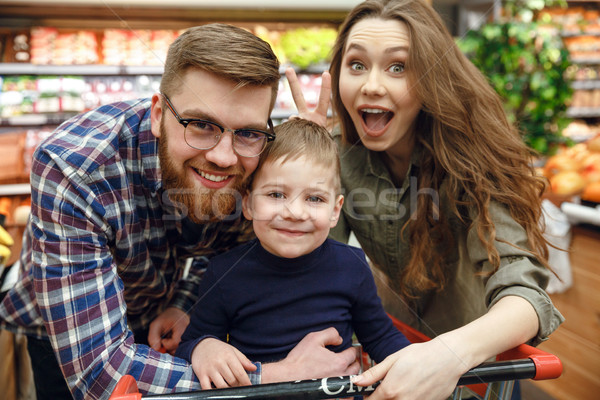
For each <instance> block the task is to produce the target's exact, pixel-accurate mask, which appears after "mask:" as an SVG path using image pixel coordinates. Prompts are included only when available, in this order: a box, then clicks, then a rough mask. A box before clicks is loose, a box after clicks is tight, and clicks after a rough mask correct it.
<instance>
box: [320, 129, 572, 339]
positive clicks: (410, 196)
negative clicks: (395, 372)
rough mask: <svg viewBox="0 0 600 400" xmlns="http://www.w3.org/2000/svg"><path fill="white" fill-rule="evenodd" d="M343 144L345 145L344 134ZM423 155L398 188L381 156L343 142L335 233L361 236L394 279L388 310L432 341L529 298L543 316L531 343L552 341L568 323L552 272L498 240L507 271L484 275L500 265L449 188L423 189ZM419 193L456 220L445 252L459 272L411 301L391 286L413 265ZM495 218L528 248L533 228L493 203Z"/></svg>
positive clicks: (384, 291)
mask: <svg viewBox="0 0 600 400" xmlns="http://www.w3.org/2000/svg"><path fill="white" fill-rule="evenodd" d="M335 139H336V141H337V142H338V144H340V137H339V135H335ZM419 154H420V151H419V149H416V151H415V152H413V156H412V160H411V166H410V167H409V170H408V172H407V175H406V178H405V179H404V182H403V185H402V187H401V188H400V189H397V188H396V187H395V186H394V184H393V183H392V179H391V176H390V174H389V172H388V170H387V168H386V166H385V165H384V163H383V162H382V160H381V158H380V157H379V153H377V152H372V151H369V150H367V149H366V148H365V147H364V146H362V145H356V146H345V145H341V144H340V161H341V165H342V187H343V191H344V196H345V201H344V205H343V208H342V215H341V216H340V221H339V222H338V225H337V226H336V227H335V228H334V229H332V231H331V234H330V236H331V237H333V238H334V239H337V240H340V241H348V237H349V234H350V232H351V231H352V232H354V234H355V236H356V238H357V239H358V242H359V243H360V245H361V247H362V248H363V250H364V251H365V253H366V254H367V256H368V257H369V259H370V261H371V262H372V263H373V264H374V265H375V266H376V267H377V268H378V269H379V270H380V271H381V272H383V274H380V273H378V271H376V270H375V271H374V273H375V275H376V276H382V275H384V276H385V278H387V282H386V280H385V279H384V280H383V281H381V280H378V282H377V283H378V288H379V291H380V296H381V297H382V300H383V302H384V306H385V307H386V310H388V312H389V313H390V314H391V315H393V316H395V317H397V318H398V319H400V320H401V321H403V322H405V323H407V324H409V325H411V326H413V327H414V328H416V329H418V330H419V331H421V332H423V333H425V334H426V335H428V336H429V337H435V336H437V335H439V334H441V333H444V332H447V331H450V330H453V329H455V328H458V327H461V326H463V325H465V324H467V323H469V322H470V321H473V320H474V319H476V318H478V317H480V316H481V315H483V314H484V313H485V312H486V311H487V310H488V309H489V308H490V307H491V306H493V305H494V304H495V303H496V302H497V301H498V300H500V299H501V298H502V297H504V296H510V295H514V296H519V297H522V298H524V299H526V300H527V301H529V302H530V303H531V305H532V306H533V307H534V309H535V311H536V312H537V315H538V318H539V326H540V329H539V332H538V335H537V337H536V338H534V339H532V340H531V341H530V344H533V345H536V344H538V343H539V342H541V341H543V340H546V339H547V337H548V335H549V334H550V333H551V332H553V331H554V330H555V329H556V328H557V327H558V326H559V325H560V324H561V323H562V322H563V321H564V318H563V317H562V315H561V314H560V313H559V312H558V310H557V309H556V308H555V307H554V306H553V304H552V302H551V300H550V298H549V297H548V295H547V294H546V292H545V290H544V288H545V287H546V285H547V284H548V279H549V274H550V272H549V271H548V270H547V269H545V268H544V267H543V266H542V265H541V264H540V263H539V262H538V261H537V260H536V259H535V258H532V257H531V255H530V254H528V253H527V252H526V251H523V250H519V249H518V248H516V247H514V246H511V245H508V244H505V243H501V242H498V241H497V242H496V248H497V249H498V252H499V254H500V257H501V265H500V268H499V269H498V270H497V271H496V272H495V273H494V274H493V275H491V276H489V274H488V276H482V274H478V273H480V272H486V271H492V270H493V268H492V266H491V264H490V263H489V261H488V256H487V252H486V249H485V247H484V246H483V244H482V243H481V241H480V240H479V238H478V236H477V232H476V229H475V228H473V229H470V227H469V226H468V223H469V221H470V220H471V218H472V217H473V215H467V216H465V217H466V218H465V221H466V222H463V221H461V220H460V219H459V218H458V217H456V216H455V215H453V213H451V212H450V211H449V210H448V207H447V205H446V204H447V202H445V201H444V197H443V193H444V192H445V191H444V190H440V191H439V193H437V192H435V191H434V190H421V191H418V189H417V184H416V179H417V178H416V176H417V170H418V168H419ZM442 189H443V184H442ZM417 196H433V199H434V202H437V203H438V204H439V205H440V210H441V212H442V213H443V214H442V215H446V216H448V218H449V222H450V228H451V230H452V236H453V242H454V243H453V245H452V246H451V248H449V249H448V248H446V249H444V251H445V252H447V253H448V256H447V258H446V263H447V267H448V269H449V270H450V271H451V272H450V276H449V279H448V281H447V284H446V286H445V287H444V289H443V290H442V291H440V292H435V291H432V292H428V293H425V294H423V295H421V296H420V297H419V298H417V299H416V300H414V301H412V302H411V303H407V302H405V301H403V300H402V299H401V298H400V296H398V295H397V294H395V293H394V292H393V290H388V289H390V287H393V284H391V283H393V280H394V279H395V278H396V277H398V276H399V274H400V272H401V270H402V268H404V267H405V265H406V264H407V263H408V260H409V255H410V248H409V244H408V235H407V232H404V235H403V233H402V228H403V226H404V225H405V223H406V222H407V221H408V219H409V218H411V214H412V212H413V211H414V209H415V207H416V199H417ZM490 214H491V217H492V219H493V222H494V224H495V227H496V236H497V238H499V239H504V240H507V241H508V242H510V243H513V244H515V245H516V246H518V247H520V248H527V247H528V245H527V235H526V232H525V230H524V229H523V228H522V227H521V226H520V225H519V224H518V223H517V222H515V221H514V219H513V218H512V217H511V215H510V212H509V211H508V209H507V208H506V207H504V206H502V205H501V204H499V203H496V202H493V203H491V204H490ZM432 251H433V250H432Z"/></svg>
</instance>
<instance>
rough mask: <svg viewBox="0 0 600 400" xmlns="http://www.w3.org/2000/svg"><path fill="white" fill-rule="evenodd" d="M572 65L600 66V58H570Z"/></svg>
mask: <svg viewBox="0 0 600 400" xmlns="http://www.w3.org/2000/svg"><path fill="white" fill-rule="evenodd" d="M571 63H573V64H592V65H594V64H600V57H576V58H573V57H571Z"/></svg>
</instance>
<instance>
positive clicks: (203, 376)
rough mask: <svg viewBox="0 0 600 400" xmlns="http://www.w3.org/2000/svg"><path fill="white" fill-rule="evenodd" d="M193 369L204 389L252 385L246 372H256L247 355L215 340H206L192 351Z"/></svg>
mask: <svg viewBox="0 0 600 400" xmlns="http://www.w3.org/2000/svg"><path fill="white" fill-rule="evenodd" d="M192 369H193V370H194V373H195V374H196V376H197V377H198V380H199V381H200V386H201V387H202V389H204V390H206V389H210V388H211V387H212V385H211V384H214V385H215V387H217V388H226V387H232V386H247V385H250V384H251V382H250V378H249V377H248V374H247V373H246V371H255V370H256V365H254V364H252V362H251V361H250V360H248V358H246V356H245V355H243V354H242V353H241V352H240V351H239V350H238V349H236V348H235V347H233V346H231V345H229V344H227V343H225V342H222V341H220V340H218V339H215V338H206V339H204V340H202V341H200V343H198V344H197V345H196V347H194V350H193V351H192Z"/></svg>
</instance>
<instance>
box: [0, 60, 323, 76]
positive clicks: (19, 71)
mask: <svg viewBox="0 0 600 400" xmlns="http://www.w3.org/2000/svg"><path fill="white" fill-rule="evenodd" d="M287 67H292V68H294V69H295V70H296V72H297V73H302V74H321V73H323V72H324V71H327V70H328V69H329V65H327V64H319V65H311V66H309V67H308V68H306V69H300V68H298V67H296V66H294V65H291V64H285V65H282V66H281V68H280V69H279V72H280V73H281V74H282V75H283V74H285V69H286V68H287ZM162 73H163V67H162V66H154V65H36V64H27V63H0V75H92V76H96V75H135V76H137V75H162Z"/></svg>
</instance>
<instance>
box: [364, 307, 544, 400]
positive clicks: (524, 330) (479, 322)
mask: <svg viewBox="0 0 600 400" xmlns="http://www.w3.org/2000/svg"><path fill="white" fill-rule="evenodd" d="M538 329H539V322H538V318H537V314H536V312H535V310H534V308H533V306H532V305H531V304H530V303H529V302H528V301H527V300H525V299H523V298H521V297H517V296H505V297H503V298H501V299H500V300H498V302H497V303H496V304H494V305H493V306H492V307H491V308H490V310H489V311H488V312H487V313H486V314H484V315H482V316H481V317H479V318H477V319H476V320H474V321H472V322H470V323H468V324H467V325H465V326H462V327H460V328H457V329H455V330H453V331H449V332H446V333H444V334H442V335H440V336H438V337H436V338H435V339H433V340H430V341H429V342H425V343H418V344H411V345H410V346H408V347H405V348H404V349H402V350H400V351H398V352H397V353H394V354H392V355H391V356H389V357H387V358H386V359H385V360H383V362H381V363H380V364H378V365H376V366H374V367H372V368H370V369H368V370H367V371H365V372H364V373H363V374H361V375H360V376H358V377H356V379H355V383H356V384H357V385H359V386H369V385H371V384H373V383H375V382H377V381H379V380H382V379H383V381H382V383H381V385H380V386H379V387H378V388H377V389H376V390H375V392H374V393H373V394H372V395H371V396H370V397H369V400H380V399H402V400H413V399H434V400H437V399H446V398H447V397H448V396H449V395H450V394H451V393H452V391H453V390H454V388H455V386H456V384H457V383H458V379H459V378H460V377H461V375H462V374H464V373H465V372H467V371H468V370H469V369H471V368H473V367H476V366H477V365H479V364H481V363H482V362H484V361H486V360H489V359H490V358H492V357H494V356H496V355H497V354H499V353H502V352H503V351H506V350H509V349H512V348H513V347H516V346H518V345H519V344H521V343H526V342H527V341H528V340H529V339H531V338H532V337H534V336H535V335H536V333H537V331H538Z"/></svg>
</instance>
